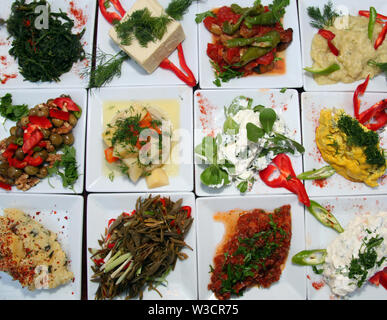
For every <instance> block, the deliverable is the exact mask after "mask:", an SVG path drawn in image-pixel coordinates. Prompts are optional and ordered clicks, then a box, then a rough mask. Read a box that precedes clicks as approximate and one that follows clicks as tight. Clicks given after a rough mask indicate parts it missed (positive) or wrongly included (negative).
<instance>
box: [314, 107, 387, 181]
mask: <svg viewBox="0 0 387 320" xmlns="http://www.w3.org/2000/svg"><path fill="white" fill-rule="evenodd" d="M342 115H345V113H344V110H336V111H332V110H330V109H323V110H321V113H320V120H319V122H320V123H319V126H318V128H317V130H316V144H317V147H318V148H319V150H320V152H321V155H322V157H323V159H324V160H325V161H326V162H328V163H329V164H330V165H331V166H332V167H333V168H334V169H335V170H336V172H337V173H338V174H340V175H342V176H343V177H344V178H346V179H348V180H351V181H354V182H364V183H366V184H367V185H369V186H370V187H376V186H378V179H379V178H380V177H381V176H382V175H384V172H385V170H386V163H385V161H384V164H383V165H375V164H370V163H369V161H368V160H367V156H366V154H365V147H363V146H357V145H355V144H353V143H348V140H349V137H348V136H347V134H346V133H344V132H343V131H342V130H340V128H339V126H338V121H339V119H340V117H341V116H342ZM346 116H348V115H346ZM359 125H360V127H361V129H362V130H363V131H364V132H368V131H369V130H368V129H367V128H366V127H364V126H362V125H361V124H359ZM376 147H377V150H379V152H380V148H379V145H377V146H376Z"/></svg>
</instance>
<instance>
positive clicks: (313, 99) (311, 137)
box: [301, 92, 387, 197]
mask: <svg viewBox="0 0 387 320" xmlns="http://www.w3.org/2000/svg"><path fill="white" fill-rule="evenodd" d="M352 98H353V94H352V93H350V92H303V93H302V94H301V109H302V132H303V142H304V147H305V150H306V151H305V153H304V170H305V171H309V170H312V169H318V168H321V167H323V166H325V165H327V163H326V162H325V161H324V159H323V158H322V156H321V153H320V151H319V150H318V148H317V145H316V142H315V132H316V128H317V126H318V124H319V118H320V111H321V110H322V109H332V108H336V109H344V111H345V112H346V113H347V114H349V115H350V116H353V99H352ZM383 98H385V94H384V93H375V92H370V93H367V92H366V93H365V94H364V95H363V96H362V97H361V107H360V112H362V111H363V110H366V109H367V108H369V107H371V106H372V105H373V104H375V103H377V102H379V101H380V100H382V99H383ZM380 137H381V146H382V147H383V145H386V143H387V135H386V132H385V131H384V132H382V133H381V134H380ZM379 184H380V185H379V186H378V187H375V188H371V187H369V186H367V185H366V184H365V183H361V182H352V181H349V180H347V179H345V178H344V177H342V176H341V175H339V174H335V175H333V176H332V177H330V178H328V179H326V180H323V182H322V183H316V182H315V181H313V180H306V181H305V187H306V191H307V192H308V194H309V196H311V197H312V196H336V195H362V194H385V193H386V192H387V180H386V176H382V178H380V179H379Z"/></svg>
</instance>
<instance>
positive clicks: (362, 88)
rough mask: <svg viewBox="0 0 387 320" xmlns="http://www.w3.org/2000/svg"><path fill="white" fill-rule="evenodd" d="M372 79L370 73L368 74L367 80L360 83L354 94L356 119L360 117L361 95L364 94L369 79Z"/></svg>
mask: <svg viewBox="0 0 387 320" xmlns="http://www.w3.org/2000/svg"><path fill="white" fill-rule="evenodd" d="M369 80H370V75H368V76H367V78H366V79H365V81H364V82H363V83H361V84H359V85H358V86H357V88H356V90H355V93H354V94H353V111H354V115H355V118H356V119H359V111H360V100H359V96H360V95H363V94H364V92H365V91H366V89H367V86H368V81H369Z"/></svg>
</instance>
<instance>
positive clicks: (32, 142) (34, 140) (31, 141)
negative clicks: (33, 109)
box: [22, 130, 44, 153]
mask: <svg viewBox="0 0 387 320" xmlns="http://www.w3.org/2000/svg"><path fill="white" fill-rule="evenodd" d="M43 138H44V136H43V133H42V132H41V131H40V130H35V131H34V132H32V133H31V136H30V137H29V138H28V139H24V142H23V146H22V150H23V152H24V153H28V152H29V151H30V150H32V149H33V148H34V147H35V146H36V145H37V144H38V143H39V142H40V141H42V140H43Z"/></svg>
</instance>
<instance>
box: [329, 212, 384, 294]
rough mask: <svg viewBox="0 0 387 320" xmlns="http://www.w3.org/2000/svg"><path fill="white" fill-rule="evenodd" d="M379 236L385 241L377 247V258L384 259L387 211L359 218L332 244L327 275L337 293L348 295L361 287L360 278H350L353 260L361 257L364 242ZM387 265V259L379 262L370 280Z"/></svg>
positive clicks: (370, 272)
mask: <svg viewBox="0 0 387 320" xmlns="http://www.w3.org/2000/svg"><path fill="white" fill-rule="evenodd" d="M375 237H378V238H383V242H382V243H381V244H380V245H378V246H375V247H374V249H375V251H376V253H377V259H376V261H382V259H383V258H384V257H387V212H379V213H378V214H375V215H365V216H358V217H356V218H355V219H353V220H352V221H351V222H350V223H349V224H348V226H347V228H346V229H345V231H344V232H343V233H341V234H340V235H339V236H338V237H337V238H336V239H335V240H333V241H332V242H331V243H330V245H329V246H328V248H327V256H326V259H325V264H324V272H323V276H324V279H325V281H326V283H327V284H328V285H329V287H330V288H331V290H332V292H333V293H334V294H336V295H338V296H346V295H348V294H350V293H352V292H353V291H355V290H356V289H357V288H358V285H357V284H358V281H357V280H356V279H350V278H349V271H350V265H351V261H352V260H353V259H357V258H359V253H363V252H364V249H365V245H364V242H367V241H369V240H370V239H372V238H375ZM386 266H387V259H384V261H383V262H382V263H381V264H380V265H379V266H378V265H377V264H375V265H374V267H372V268H370V269H368V270H367V277H366V280H368V279H369V278H370V277H371V276H373V275H374V274H375V273H377V272H378V271H380V270H383V269H384V268H385V267H386ZM366 282H367V281H364V282H363V284H365V283H366Z"/></svg>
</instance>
